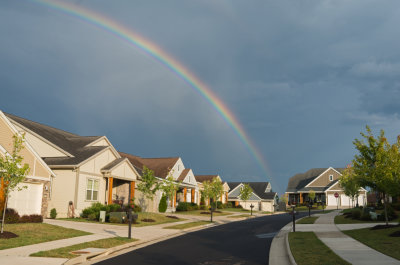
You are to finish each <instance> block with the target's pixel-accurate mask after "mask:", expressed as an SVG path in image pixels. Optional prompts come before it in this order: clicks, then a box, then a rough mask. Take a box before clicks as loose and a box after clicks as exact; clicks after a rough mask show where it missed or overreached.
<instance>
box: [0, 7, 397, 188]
mask: <svg viewBox="0 0 400 265" xmlns="http://www.w3.org/2000/svg"><path fill="white" fill-rule="evenodd" d="M76 2H77V3H78V4H79V5H81V6H83V7H86V8H89V9H91V10H93V11H96V12H100V13H102V14H105V15H107V16H108V17H111V18H113V19H115V20H117V21H118V22H120V23H121V24H123V25H125V26H127V27H128V28H131V29H133V30H135V31H136V32H138V33H139V34H141V35H143V36H144V37H146V38H148V39H150V40H152V41H154V42H155V43H157V44H158V45H159V46H160V47H161V48H163V49H164V50H165V51H167V52H168V53H169V54H171V55H172V56H173V57H175V58H177V59H178V60H179V61H181V62H182V63H183V64H184V65H186V66H187V67H188V68H189V69H191V70H192V71H193V72H194V73H195V74H196V75H197V76H198V77H199V78H200V79H201V80H202V81H204V82H205V83H206V84H208V85H209V86H210V87H211V88H212V90H213V91H214V92H215V93H216V94H217V95H219V96H220V97H221V99H222V100H223V101H224V102H226V104H227V105H228V106H229V107H230V108H231V109H232V110H233V112H234V113H235V114H236V116H237V117H238V118H239V120H240V122H241V123H242V124H243V126H244V127H245V129H246V131H247V132H248V134H249V136H250V137H251V138H252V139H253V141H254V142H255V144H256V145H257V147H258V148H259V149H260V150H261V152H262V153H263V155H264V156H265V157H266V160H267V162H268V165H269V168H270V171H271V173H272V177H273V178H274V179H275V180H276V182H277V183H278V185H279V191H280V192H282V191H283V190H284V189H285V187H286V184H287V179H288V178H289V177H290V176H292V175H294V174H295V173H298V172H302V171H306V170H308V169H309V168H312V167H328V166H337V167H341V166H343V165H345V164H347V163H348V162H349V160H350V159H351V158H352V156H353V155H354V150H353V147H352V143H351V142H352V140H353V139H354V138H355V137H358V135H359V134H358V133H359V132H360V131H361V130H363V129H364V126H365V125H366V124H370V125H371V126H373V129H374V130H377V129H380V128H383V129H385V130H386V131H387V133H388V136H389V137H395V136H396V135H397V134H398V133H397V132H398V131H400V125H399V118H398V117H399V107H398V104H397V102H399V100H400V92H399V91H400V85H399V84H400V82H399V80H398V76H399V74H400V63H399V62H400V53H399V52H398V47H399V46H400V35H399V34H398V29H397V25H399V23H400V16H399V13H400V3H399V2H398V1H373V0H358V1H344V0H343V1H327V0H324V1H310V0H307V1H224V0H220V1H213V0H207V1H168V2H166V1H157V2H154V1H128V0H120V1H112V2H111V1H108V0H98V1H90V0H87V1H76ZM0 34H1V36H6V37H5V38H2V41H1V42H0V79H1V80H2V85H1V87H2V88H1V92H2V97H1V99H0V104H1V105H0V109H2V110H4V111H9V112H12V113H15V114H17V115H21V116H24V117H27V118H30V119H32V120H37V121H41V122H44V123H48V124H51V125H53V126H55V127H59V128H62V129H66V130H70V131H73V132H76V133H80V134H95V135H99V134H100V135H101V134H105V135H107V136H108V137H109V138H110V139H111V141H112V142H113V143H114V144H115V145H116V146H117V147H118V148H119V149H121V150H123V151H127V152H132V153H135V154H138V155H143V156H175V155H179V156H182V158H183V160H184V163H185V164H186V165H187V166H189V167H192V168H193V170H194V172H195V173H200V174H208V173H214V172H215V173H219V174H221V175H222V176H223V177H224V178H225V179H227V180H240V179H246V178H248V179H252V180H257V179H259V180H264V173H263V172H262V171H261V170H260V169H259V167H258V165H257V163H255V162H254V160H253V158H252V156H251V155H250V154H249V152H248V150H246V148H245V147H244V145H243V144H242V143H241V142H240V141H239V139H238V137H237V136H236V134H235V133H234V132H233V131H232V129H231V128H230V127H229V126H228V125H227V124H226V123H225V122H224V121H223V119H222V118H221V117H220V116H219V115H216V112H215V110H213V109H212V107H211V106H210V104H209V103H207V102H206V101H205V100H204V99H203V98H202V97H200V96H199V95H198V93H197V92H195V91H194V90H193V89H190V88H189V87H188V86H187V85H186V84H185V83H184V82H182V81H181V80H180V79H179V78H178V77H177V76H176V75H175V74H173V73H171V72H170V71H169V70H167V69H165V67H163V66H161V65H160V64H158V63H157V62H155V61H154V60H153V59H151V58H149V57H148V56H145V55H144V54H143V53H142V52H141V51H139V50H138V49H136V48H133V47H131V46H130V45H128V44H126V43H125V42H122V41H120V40H118V39H116V38H113V37H112V36H111V35H109V34H108V33H105V32H103V31H102V30H100V29H98V28H96V27H93V26H92V25H88V24H85V23H83V22H81V21H79V20H77V19H75V18H73V17H68V16H65V15H62V14H60V13H57V12H54V11H51V10H49V9H47V8H44V7H43V6H40V5H36V4H32V2H29V1H27V2H25V1H9V0H8V1H2V3H1V4H0ZM127 139H132V140H131V141H127Z"/></svg>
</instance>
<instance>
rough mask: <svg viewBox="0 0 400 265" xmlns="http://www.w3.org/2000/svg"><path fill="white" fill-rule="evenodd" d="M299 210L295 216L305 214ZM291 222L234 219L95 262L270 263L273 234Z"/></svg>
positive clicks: (286, 217) (274, 217) (101, 264)
mask: <svg viewBox="0 0 400 265" xmlns="http://www.w3.org/2000/svg"><path fill="white" fill-rule="evenodd" d="M306 214H307V213H300V214H299V215H297V216H296V218H299V217H302V216H305V215H306ZM290 221H291V216H290V215H289V214H279V215H272V216H265V217H259V218H253V219H248V220H245V221H240V222H233V223H229V224H226V225H220V226H216V227H211V228H208V229H204V230H200V231H197V232H192V233H188V234H186V235H183V236H180V237H175V238H172V239H169V240H165V241H162V242H159V243H156V244H153V245H150V246H147V247H144V248H140V249H137V250H134V251H132V252H128V253H125V254H122V255H120V256H116V257H113V258H110V259H107V260H104V261H101V262H98V263H96V264H98V265H111V264H113V265H115V264H117V265H129V264H132V265H133V264H135V265H138V264H157V265H169V264H171V265H172V264H173V265H177V264H198V265H211V264H217V265H225V264H229V265H231V264H232V265H233V264H235V265H244V264H263V265H265V264H268V259H269V249H270V246H271V242H272V239H273V237H274V236H275V234H276V233H277V232H279V230H280V229H281V228H282V227H283V226H285V225H286V224H287V223H289V222H290Z"/></svg>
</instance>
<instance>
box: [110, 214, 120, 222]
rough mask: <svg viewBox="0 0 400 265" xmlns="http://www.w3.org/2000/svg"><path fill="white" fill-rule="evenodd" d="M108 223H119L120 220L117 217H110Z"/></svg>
mask: <svg viewBox="0 0 400 265" xmlns="http://www.w3.org/2000/svg"><path fill="white" fill-rule="evenodd" d="M110 223H121V220H120V219H119V218H118V217H114V216H113V217H110Z"/></svg>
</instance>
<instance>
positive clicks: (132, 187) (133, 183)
mask: <svg viewBox="0 0 400 265" xmlns="http://www.w3.org/2000/svg"><path fill="white" fill-rule="evenodd" d="M134 198H135V182H134V181H131V197H130V198H129V204H131V203H134V201H133V199H134Z"/></svg>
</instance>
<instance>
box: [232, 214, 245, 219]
mask: <svg viewBox="0 0 400 265" xmlns="http://www.w3.org/2000/svg"><path fill="white" fill-rule="evenodd" d="M243 217H246V218H248V217H250V214H240V215H232V216H228V218H243Z"/></svg>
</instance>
